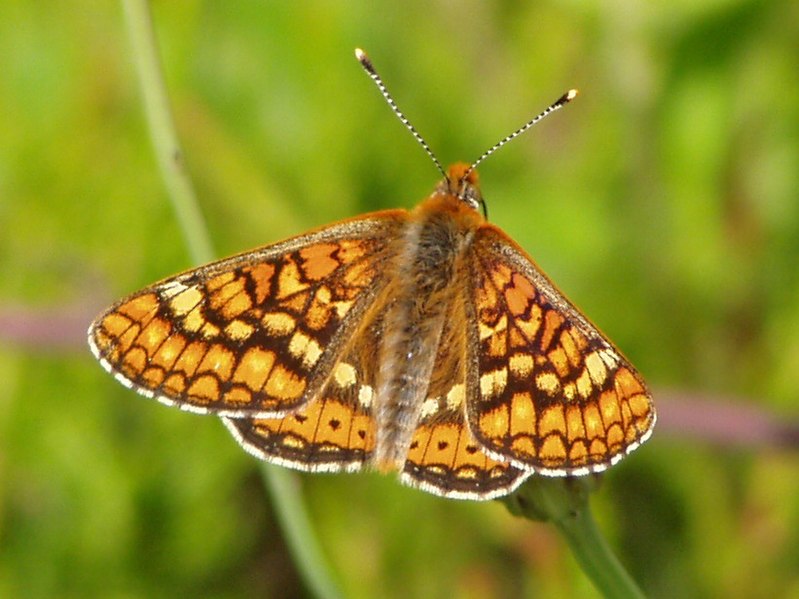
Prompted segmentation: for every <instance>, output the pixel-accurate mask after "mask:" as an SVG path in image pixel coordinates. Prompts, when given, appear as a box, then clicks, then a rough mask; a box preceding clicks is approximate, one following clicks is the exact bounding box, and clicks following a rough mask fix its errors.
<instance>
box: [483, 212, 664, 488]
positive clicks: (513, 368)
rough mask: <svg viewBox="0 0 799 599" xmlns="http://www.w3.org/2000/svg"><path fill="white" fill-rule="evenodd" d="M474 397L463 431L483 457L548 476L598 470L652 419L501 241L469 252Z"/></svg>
mask: <svg viewBox="0 0 799 599" xmlns="http://www.w3.org/2000/svg"><path fill="white" fill-rule="evenodd" d="M471 251H472V252H473V260H471V261H470V264H471V265H472V275H471V279H472V285H473V301H474V305H475V321H476V327H477V330H476V331H475V335H476V338H477V339H478V341H477V343H478V351H477V355H478V365H477V370H478V372H479V384H478V386H479V397H477V398H476V399H475V400H474V401H473V402H471V403H470V404H469V405H468V418H469V424H470V428H471V430H472V432H473V434H474V435H475V437H476V438H477V440H478V441H479V442H480V443H481V445H482V446H483V447H484V448H485V449H486V450H487V451H488V452H489V454H490V455H493V456H495V457H497V458H498V459H506V460H510V461H511V463H513V464H514V465H515V466H517V467H519V468H524V469H529V470H531V471H536V472H540V473H543V474H551V475H565V474H582V473H586V472H591V471H599V470H604V469H605V468H607V467H608V466H609V465H611V464H613V463H615V462H616V461H618V460H619V459H621V458H622V457H623V456H624V455H625V454H626V453H629V452H630V451H632V450H633V449H635V448H636V447H637V446H638V445H640V443H642V442H643V441H644V440H645V439H646V438H647V437H648V436H649V434H650V432H651V430H652V427H653V425H654V421H655V412H654V408H653V406H652V401H651V397H650V395H649V393H648V391H647V389H646V386H645V384H644V382H643V380H642V379H641V377H640V376H639V375H638V373H637V372H636V371H635V369H634V368H633V367H632V366H631V365H630V364H629V362H627V360H626V359H625V358H624V357H623V356H622V355H621V354H620V353H619V351H618V350H617V349H616V348H615V347H614V346H613V345H612V344H611V343H610V342H609V341H608V340H607V339H606V338H605V337H604V336H603V335H602V334H601V333H600V332H599V331H598V330H597V329H596V328H595V327H594V326H593V325H592V324H591V323H589V322H588V321H587V320H586V319H585V318H584V317H583V316H582V315H581V314H580V313H579V311H578V310H577V309H576V308H575V307H574V306H573V305H572V304H571V303H569V301H568V300H567V299H565V298H564V297H563V296H562V295H561V294H560V293H559V292H558V290H557V289H556V288H555V287H554V285H553V284H552V283H551V282H550V281H549V279H548V278H547V277H546V276H545V275H544V274H543V273H542V272H541V271H540V270H539V269H538V268H537V266H536V265H535V264H534V263H533V261H532V260H531V259H530V258H529V257H528V256H527V255H526V254H525V253H524V251H523V250H521V248H519V247H518V246H517V245H516V244H515V243H514V242H513V241H511V240H510V239H509V238H508V237H507V236H506V235H505V234H504V233H502V231H500V230H499V229H497V228H496V227H494V226H492V225H483V226H481V227H480V228H479V230H478V232H477V234H476V237H475V242H474V246H473V247H472V250H471Z"/></svg>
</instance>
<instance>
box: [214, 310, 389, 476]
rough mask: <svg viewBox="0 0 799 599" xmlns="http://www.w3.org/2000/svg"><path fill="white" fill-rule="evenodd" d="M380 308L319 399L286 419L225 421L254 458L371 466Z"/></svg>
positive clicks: (323, 467)
mask: <svg viewBox="0 0 799 599" xmlns="http://www.w3.org/2000/svg"><path fill="white" fill-rule="evenodd" d="M381 299H382V298H381ZM380 303H381V302H380V301H379V300H378V301H377V302H376V304H377V305H380ZM377 305H376V306H375V309H373V310H372V311H370V312H369V313H368V314H366V315H365V316H364V318H363V321H362V324H361V327H360V328H359V329H358V330H357V331H356V332H355V333H354V334H353V335H352V336H351V337H350V341H349V345H348V346H347V347H346V348H345V349H344V351H343V352H342V355H341V359H340V360H339V361H338V362H337V363H336V364H334V365H333V366H332V368H331V372H330V376H329V378H328V380H327V382H326V384H325V385H324V386H323V387H322V390H321V391H320V393H319V394H318V396H317V397H314V398H312V399H311V400H309V401H308V403H307V404H305V405H303V406H302V407H300V408H298V409H297V410H294V411H293V412H291V413H290V414H287V415H285V416H282V417H274V418H256V419H251V418H226V419H225V423H226V424H227V426H228V428H229V429H230V430H231V432H232V433H233V435H234V437H236V439H237V440H238V441H239V443H241V445H242V446H243V447H244V448H245V449H246V450H247V451H248V452H249V453H251V454H253V455H255V456H256V457H259V458H261V459H264V460H267V461H269V462H273V463H276V464H280V465H283V466H290V467H292V468H296V469H298V470H307V471H325V472H339V471H355V470H359V469H360V468H361V467H362V466H363V465H364V464H365V463H367V462H368V461H369V459H370V458H371V456H372V453H373V451H374V445H375V437H376V434H377V431H376V428H375V427H376V425H375V420H374V417H373V413H372V403H373V400H374V392H375V386H376V376H377V373H376V371H377V366H378V364H377V362H376V361H375V360H374V356H375V355H376V353H377V348H378V344H379V339H380V337H381V335H382V332H383V331H382V324H383V323H382V319H381V318H380V313H379V310H378V308H377Z"/></svg>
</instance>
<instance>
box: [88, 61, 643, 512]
mask: <svg viewBox="0 0 799 599" xmlns="http://www.w3.org/2000/svg"><path fill="white" fill-rule="evenodd" d="M356 54H357V55H358V59H359V61H360V62H361V64H362V65H363V66H364V68H365V69H366V71H367V73H369V75H370V76H371V77H372V79H373V80H374V81H375V82H376V84H377V85H378V87H379V89H380V91H381V92H382V93H383V95H384V96H385V97H386V99H387V100H388V101H389V104H390V105H391V107H392V109H393V110H394V112H395V114H397V116H398V117H399V118H400V119H401V120H402V122H403V123H404V124H405V125H406V126H407V127H408V129H409V130H410V131H411V132H412V133H413V135H414V136H415V137H416V138H417V139H418V140H419V141H420V142H421V143H422V145H423V147H424V148H425V150H426V151H427V152H428V154H429V155H430V156H431V157H432V158H433V160H434V162H435V163H436V165H437V166H439V170H442V172H443V169H441V168H440V165H439V163H438V161H437V159H436V158H435V156H433V154H432V152H431V151H430V150H429V148H428V146H427V144H426V143H425V142H424V140H422V139H421V137H420V136H419V134H418V133H417V132H416V131H415V130H414V129H413V127H412V126H411V125H410V123H409V122H408V121H407V119H406V118H405V117H404V115H403V114H402V113H401V112H400V111H399V109H398V108H397V107H396V104H395V103H394V102H393V99H392V98H391V96H390V95H388V92H387V91H386V88H385V86H384V85H383V83H382V80H381V79H380V78H379V76H378V75H377V72H376V71H375V70H374V67H373V66H372V64H371V62H370V61H369V59H368V57H366V55H365V54H364V53H363V52H362V51H356ZM575 94H576V92H574V91H571V92H569V93H568V94H566V95H564V96H562V97H561V98H560V99H559V100H558V101H557V102H555V103H554V104H553V105H551V106H550V107H549V108H548V109H547V110H545V111H544V112H543V113H541V114H540V115H538V116H537V117H536V118H535V119H533V120H531V121H529V122H528V123H527V124H526V125H525V126H524V127H522V128H520V129H518V130H517V131H516V132H514V133H513V134H511V135H509V136H508V137H506V138H505V139H504V140H503V141H502V142H500V143H499V144H496V145H495V146H494V147H493V148H492V149H490V150H489V151H487V152H486V153H484V154H483V156H481V157H480V159H478V161H476V162H475V163H473V164H472V165H466V164H461V163H458V164H455V165H453V166H451V167H450V168H449V169H448V170H447V171H446V173H445V177H444V179H443V181H442V182H441V183H439V184H438V186H437V187H436V188H435V190H434V191H433V193H432V194H431V195H430V196H429V197H428V198H427V199H426V200H424V201H423V202H422V203H421V204H420V205H419V206H417V207H416V208H415V209H414V210H411V211H408V210H386V211H382V212H375V213H372V214H366V215H363V216H360V217H356V218H352V219H349V220H344V221H341V222H338V223H335V224H332V225H329V226H326V227H322V228H319V229H316V230H314V231H311V232H308V233H305V234H303V235H299V236H297V237H293V238H291V239H288V240H285V241H282V242H280V243H276V244H274V245H269V246H266V247H263V248H260V249H256V250H252V251H249V252H245V253H242V254H239V255H237V256H233V257H231V258H227V259H224V260H220V261H217V262H213V263H211V264H207V265H205V266H201V267H199V268H195V269H193V270H189V271H187V272H184V273H182V274H179V275H176V276H173V277H170V278H167V279H165V280H163V281H161V282H158V283H155V284H154V285H151V286H149V287H147V288H145V289H143V290H141V291H138V292H136V293H134V294H133V295H131V296H129V297H126V298H124V299H122V300H120V301H119V302H117V303H115V304H114V305H113V306H111V307H110V308H109V309H108V310H106V311H105V312H104V313H103V314H102V315H100V316H99V317H98V318H97V319H96V320H95V321H94V322H93V323H92V325H91V327H90V328H89V344H90V347H91V349H92V351H93V353H94V355H95V356H96V357H97V359H98V360H99V362H100V363H101V364H102V366H103V367H104V368H105V369H106V370H107V371H109V372H110V373H112V374H113V375H114V376H115V377H116V378H117V380H119V381H120V382H121V383H122V384H123V385H125V386H126V387H129V388H131V389H133V390H135V391H137V392H138V393H140V394H142V395H144V396H146V397H151V398H155V399H158V400H159V401H161V402H163V403H166V404H168V405H175V406H178V407H179V408H181V409H184V410H187V411H190V412H197V413H202V414H214V415H217V416H219V417H221V418H222V419H223V421H224V423H225V424H226V425H227V427H228V429H229V430H230V432H231V433H232V434H233V436H234V437H235V438H236V440H237V441H238V442H239V443H240V444H241V445H242V446H243V447H244V448H245V449H246V450H247V451H248V452H249V453H251V454H253V455H255V456H257V457H259V458H262V459H264V460H267V461H269V462H272V463H275V464H280V465H283V466H288V467H291V468H295V469H298V470H305V471H313V472H341V471H347V472H353V471H357V470H361V469H363V468H373V469H377V470H380V471H382V472H392V471H393V472H398V473H399V477H400V480H401V481H402V482H403V483H405V484H408V485H410V486H413V487H417V488H420V489H423V490H425V491H428V492H431V493H434V494H437V495H441V496H444V497H450V498H458V499H473V500H484V499H491V498H496V497H501V496H503V495H506V494H508V493H510V492H512V491H513V490H515V489H516V488H517V487H518V486H519V485H520V484H521V483H522V482H523V481H524V480H525V479H527V478H528V477H529V476H531V475H533V474H542V475H549V476H567V475H571V476H578V475H584V474H588V473H592V472H600V471H602V470H605V469H606V468H608V467H609V466H611V465H613V464H615V463H616V462H618V461H619V460H620V459H622V458H623V457H624V456H625V455H627V454H628V453H630V452H631V451H632V450H634V449H635V448H637V447H638V446H639V445H640V444H641V443H643V442H644V441H645V440H646V439H647V438H648V437H649V436H650V434H651V432H652V428H653V426H654V424H655V411H654V407H653V403H652V398H651V395H650V393H649V391H648V390H647V387H646V384H645V383H644V381H643V379H642V378H641V376H640V375H639V374H638V372H637V371H636V370H635V368H634V367H633V366H632V365H631V364H630V363H629V362H628V361H627V360H626V358H624V356H622V354H621V353H620V352H619V351H618V350H617V349H616V348H615V347H614V346H613V344H612V343H611V342H610V341H609V340H608V339H607V338H606V337H605V336H604V335H603V334H602V333H601V332H599V330H598V329H597V328H596V327H595V326H594V325H592V324H591V323H590V322H589V321H588V319H587V318H586V317H585V316H583V315H582V314H581V313H580V311H579V310H578V309H577V308H576V307H575V306H574V305H573V304H572V303H571V302H570V301H569V300H568V299H566V298H565V297H564V296H563V295H562V294H561V293H560V292H559V291H558V289H557V288H556V287H555V285H554V284H553V283H552V282H551V281H550V280H549V279H548V278H547V276H546V275H545V274H544V273H543V272H542V271H541V270H540V268H539V267H538V266H537V265H536V264H535V263H534V262H533V260H532V259H531V258H530V257H529V256H528V255H527V254H526V253H525V251H524V250H523V249H522V248H521V247H520V246H519V245H517V244H516V243H515V242H514V241H513V240H512V239H510V238H509V237H508V236H507V235H506V234H505V233H503V232H502V231H501V230H500V229H499V228H498V227H496V226H494V225H492V224H490V223H488V222H487V221H486V219H485V216H484V206H485V204H484V201H483V198H482V195H481V192H480V187H479V182H478V176H477V172H476V170H475V167H476V165H477V163H479V162H480V161H482V160H483V158H485V157H486V156H488V155H489V154H490V153H492V152H493V151H494V150H496V149H497V148H498V147H500V146H501V145H503V144H504V143H506V142H507V141H509V140H510V139H512V138H514V137H516V136H517V135H519V134H520V133H521V132H523V131H524V130H526V129H527V128H529V127H530V126H531V125H532V124H534V123H535V122H537V121H538V120H540V119H541V118H542V117H543V116H545V115H546V114H548V113H549V112H552V111H553V110H556V109H558V108H559V107H560V106H562V105H563V104H565V103H567V102H568V101H570V100H571V99H572V98H573V97H574V95H575ZM481 210H482V213H481Z"/></svg>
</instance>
